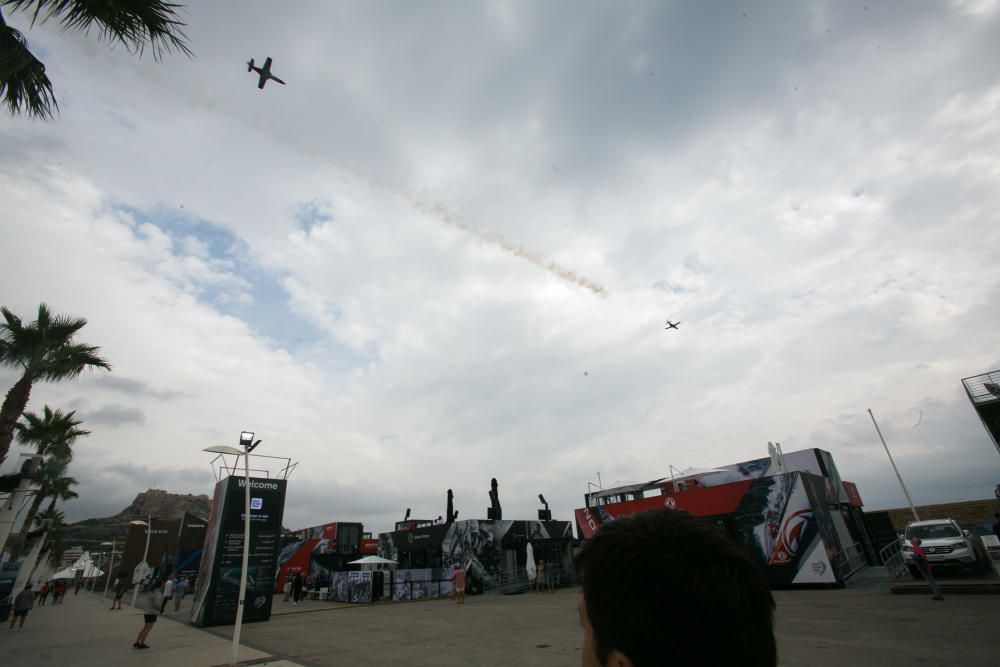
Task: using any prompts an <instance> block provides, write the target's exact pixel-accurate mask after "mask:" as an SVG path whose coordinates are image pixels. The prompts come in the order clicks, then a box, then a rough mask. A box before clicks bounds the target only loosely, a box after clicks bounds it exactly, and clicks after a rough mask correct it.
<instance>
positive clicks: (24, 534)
mask: <svg viewBox="0 0 1000 667" xmlns="http://www.w3.org/2000/svg"><path fill="white" fill-rule="evenodd" d="M48 491H49V490H48V488H46V487H45V486H43V487H42V488H40V489H38V491H36V492H35V499H34V500H32V501H31V508H30V509H29V510H28V514H27V516H25V517H24V524H23V525H22V526H21V535H20V539H18V541H17V542H18V544H17V551H16V553H14V554H13V557H12V558H11V560H13V559H14V558H17V557H18V556H19V555H20V553H21V550H22V549H24V543H25V542H27V541H28V533H29V532H30V531H31V524H32V523H34V522H35V515H36V514H38V508H39V507H41V506H42V501H43V500H45V497H46V496H47V495H48Z"/></svg>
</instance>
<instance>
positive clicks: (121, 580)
mask: <svg viewBox="0 0 1000 667" xmlns="http://www.w3.org/2000/svg"><path fill="white" fill-rule="evenodd" d="M126 588H128V584H127V583H125V576H124V575H119V576H118V578H117V579H115V597H114V599H112V600H111V608H112V609H121V608H122V596H123V595H125V589H126Z"/></svg>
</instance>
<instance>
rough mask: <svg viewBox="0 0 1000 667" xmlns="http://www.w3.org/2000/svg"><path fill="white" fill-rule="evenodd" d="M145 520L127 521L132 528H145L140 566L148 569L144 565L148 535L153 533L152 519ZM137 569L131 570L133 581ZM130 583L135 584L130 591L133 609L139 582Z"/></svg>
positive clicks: (147, 551)
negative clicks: (144, 541)
mask: <svg viewBox="0 0 1000 667" xmlns="http://www.w3.org/2000/svg"><path fill="white" fill-rule="evenodd" d="M147 519H148V520H147V521H140V520H135V521H129V524H130V525H132V526H145V527H146V548H145V549H144V550H143V552H142V565H145V566H146V567H149V564H148V563H146V559H147V558H148V557H149V536H150V533H152V531H153V517H152V516H149V517H147ZM138 567H139V566H138V565H136V566H135V567H134V568H132V578H133V579H135V570H136V568H138ZM132 583H133V584H135V586H134V587H133V590H132V606H133V607H135V599H136V598H137V597H139V582H132Z"/></svg>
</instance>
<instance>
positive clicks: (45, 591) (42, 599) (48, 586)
mask: <svg viewBox="0 0 1000 667" xmlns="http://www.w3.org/2000/svg"><path fill="white" fill-rule="evenodd" d="M50 590H52V585H51V584H50V583H49V582H47V581H46V582H45V583H44V584H43V585H42V594H41V595H40V596H39V598H38V606H39V607H44V606H45V599H46V598H48V597H49V591H50Z"/></svg>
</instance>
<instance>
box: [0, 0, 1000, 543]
mask: <svg viewBox="0 0 1000 667" xmlns="http://www.w3.org/2000/svg"><path fill="white" fill-rule="evenodd" d="M4 14H5V17H6V19H7V21H8V22H9V23H10V24H11V25H13V26H14V27H16V28H18V29H21V30H23V31H24V33H25V35H26V37H27V39H28V42H29V46H30V48H32V49H33V51H34V52H35V53H36V55H38V56H39V57H40V58H41V59H42V60H43V61H44V62H45V65H46V68H47V72H48V74H49V76H50V78H51V80H52V81H53V84H54V88H55V94H56V96H57V99H58V102H59V113H58V115H57V116H56V117H55V118H54V119H53V120H51V121H38V120H29V119H26V118H14V117H11V116H10V115H9V114H7V113H2V114H0V155H2V156H3V159H2V160H0V202H2V205H0V234H2V237H0V238H2V243H0V285H2V289H0V303H2V304H3V305H5V306H7V307H8V308H10V309H12V310H13V311H15V312H16V313H19V314H21V315H22V316H23V317H24V318H25V319H29V320H30V319H33V314H34V313H35V311H36V310H37V307H38V304H39V303H42V302H44V303H46V304H48V305H49V306H50V307H51V308H52V309H53V310H54V311H56V312H58V313H63V314H68V315H75V316H80V317H85V318H86V319H87V320H88V324H87V326H86V327H85V328H84V329H83V331H82V332H81V334H80V335H79V337H78V339H79V340H80V341H82V342H86V343H89V344H93V345H98V346H100V347H101V350H102V353H103V354H104V356H105V357H106V358H107V359H108V361H109V362H110V363H111V364H112V366H113V370H112V372H110V373H105V372H93V373H86V374H84V375H83V376H82V377H81V378H79V379H78V380H75V381H73V382H63V383H59V384H39V385H36V387H35V389H34V390H33V393H32V396H31V401H30V403H29V405H28V409H29V410H32V411H37V412H40V411H41V410H42V408H43V407H44V406H45V405H49V406H51V407H53V408H61V409H63V410H76V411H77V415H78V416H79V418H80V419H82V420H83V422H84V423H83V427H84V428H87V429H88V430H90V431H91V434H90V435H89V436H88V437H86V438H83V439H81V440H79V441H78V443H77V445H76V454H75V458H74V460H73V464H72V467H71V474H72V475H73V476H74V477H76V478H77V479H78V480H79V486H78V489H77V490H78V492H79V493H80V498H79V499H78V500H74V501H72V502H69V503H67V504H66V505H65V507H64V509H65V512H66V515H67V518H68V519H69V520H80V519H84V518H88V517H93V516H107V515H111V514H115V513H117V512H118V511H120V510H121V509H123V508H124V507H125V506H126V505H127V504H128V503H129V502H130V501H131V500H132V498H133V497H134V496H135V495H136V494H137V493H138V492H140V491H143V490H145V489H147V488H151V487H155V488H162V489H167V490H170V491H173V492H176V493H206V494H209V495H210V494H211V491H212V486H213V483H214V477H213V472H212V469H211V466H210V456H209V455H208V454H205V453H204V452H202V450H203V449H204V448H205V447H208V446H212V445H220V444H230V445H234V444H236V442H237V440H238V437H239V433H240V431H241V430H244V429H246V430H251V431H254V432H255V433H256V436H257V437H258V438H260V439H261V440H262V444H261V446H260V447H259V448H258V450H257V451H258V452H260V453H262V454H268V455H272V456H287V457H291V459H293V460H294V461H298V462H299V464H298V466H297V468H296V469H295V471H294V473H293V475H292V477H291V478H290V482H289V489H288V497H287V504H286V509H285V521H284V523H285V524H286V525H287V526H289V527H292V528H298V527H303V526H308V525H315V524H319V523H324V522H328V521H361V522H363V523H364V525H365V529H366V530H371V531H373V532H381V531H385V530H388V529H390V528H391V526H392V524H393V522H394V521H396V520H400V519H401V518H402V516H403V514H404V512H405V510H406V508H411V509H412V512H413V515H414V516H415V517H419V518H435V517H437V516H438V515H441V514H443V513H444V511H445V494H446V490H447V489H449V488H451V489H453V490H454V493H455V507H456V509H457V510H459V512H460V518H484V517H485V515H486V507H487V506H488V505H489V498H488V491H489V488H490V478H491V477H496V478H497V479H498V481H499V485H500V486H499V488H500V500H501V503H502V504H503V506H504V516H505V518H534V516H535V510H536V509H537V508H538V507H539V502H538V499H537V495H538V494H539V493H543V494H544V495H545V497H546V499H547V500H548V501H549V504H550V506H551V509H552V511H553V515H554V518H557V519H564V520H570V519H571V518H572V509H573V508H575V507H580V506H581V505H582V504H583V495H584V493H585V492H586V491H587V490H588V483H594V484H597V483H600V484H602V485H603V486H604V487H609V486H612V485H617V484H620V483H630V482H637V481H647V480H651V479H656V478H660V477H664V476H667V475H669V466H671V465H672V466H674V467H676V468H684V467H688V466H717V465H725V464H729V463H736V462H739V461H745V460H749V459H755V458H760V457H763V456H766V455H767V443H768V441H774V442H780V443H781V445H782V447H783V449H784V450H785V451H786V452H789V451H793V450H797V449H804V448H810V447H820V448H823V449H826V450H828V451H830V452H831V453H832V454H833V456H834V458H835V460H836V461H837V464H838V467H839V469H840V472H841V475H842V476H843V477H844V478H845V479H848V480H853V481H854V482H856V483H857V484H858V486H859V489H860V492H861V496H862V498H863V499H864V501H865V505H866V507H867V508H868V509H880V508H889V507H899V506H903V505H904V504H905V499H904V497H903V495H902V492H901V490H900V488H899V485H898V483H897V481H896V478H895V475H894V474H893V471H892V468H891V467H890V465H889V461H888V458H887V457H886V453H885V451H884V450H883V448H882V446H881V443H880V442H879V440H878V435H877V434H876V432H875V429H874V427H873V425H872V423H871V419H870V418H869V416H868V413H867V410H868V409H869V408H870V409H871V410H872V411H873V413H874V414H875V416H876V417H877V419H878V420H879V425H880V426H881V429H882V432H883V434H884V436H885V438H886V441H887V443H888V444H889V447H890V448H891V450H892V453H893V456H894V457H895V460H896V463H897V465H898V467H899V470H900V473H901V474H902V476H903V478H904V480H905V481H906V483H907V485H908V487H909V490H910V493H911V495H912V496H913V499H914V501H915V502H916V503H917V504H925V503H937V502H950V501H958V500H970V499H981V498H987V497H991V496H992V493H993V487H994V486H995V485H996V484H997V483H998V482H1000V458H998V453H997V450H996V448H995V447H994V445H993V443H992V441H991V440H990V439H989V436H988V434H987V433H986V431H985V429H984V428H983V426H982V424H981V423H980V421H979V419H978V417H977V416H976V414H975V412H974V410H973V408H972V407H971V405H970V404H969V402H968V399H967V398H966V396H965V394H964V391H963V389H962V384H961V379H962V378H963V377H968V376H971V375H975V374H978V373H983V372H986V371H989V370H993V369H996V368H998V367H1000V348H998V347H997V345H996V343H997V331H998V329H1000V305H998V304H1000V262H997V248H1000V224H998V220H997V216H998V213H997V212H998V211H1000V3H998V2H996V1H969V2H964V1H963V2H958V1H956V2H938V3H909V2H873V1H870V0H864V1H857V2H851V1H849V2H840V1H838V2H810V3H798V2H768V3H723V2H705V3H694V2H655V3H652V2H650V3H646V2H633V3H625V4H622V3H610V2H579V1H574V2H556V1H552V2H545V3H536V2H528V1H526V0H525V1H520V2H501V1H496V2H479V3H468V2H457V1H456V2H428V3H419V4H415V3H410V2H382V3H346V2H340V3H327V2H314V3H306V2H303V3H296V5H295V7H294V10H291V9H289V10H287V11H278V12H276V11H275V10H274V7H273V6H272V5H265V4H263V3H260V4H253V3H236V2H213V3H197V4H195V3H192V5H191V6H189V7H187V8H185V9H184V10H183V11H182V16H183V20H184V21H185V23H186V24H187V27H186V28H185V31H186V34H187V36H188V43H189V46H190V48H191V50H192V51H193V53H194V56H193V57H191V58H188V57H186V56H185V55H183V54H176V53H175V54H165V55H164V56H163V57H162V58H161V60H160V61H159V62H157V60H156V59H154V58H153V57H152V54H151V53H150V52H149V51H147V52H146V53H145V54H143V55H142V56H141V57H140V56H138V55H136V54H133V53H129V52H128V51H127V50H126V49H124V48H122V47H121V46H117V47H111V46H109V45H108V44H107V43H106V42H103V41H101V40H100V39H99V35H98V34H97V32H96V31H92V32H91V34H90V35H85V34H80V33H67V32H64V31H62V30H60V29H59V26H58V24H57V23H56V22H51V21H50V22H48V23H44V24H41V25H38V24H36V25H35V26H34V27H33V28H32V27H30V21H29V19H28V17H27V16H26V15H24V14H9V10H6V9H5V10H4ZM268 56H270V57H272V58H273V66H272V69H273V72H274V74H275V75H276V76H279V77H281V78H282V79H283V80H284V81H285V82H286V83H287V85H285V86H281V85H277V84H275V83H274V82H271V83H268V84H267V86H266V88H265V89H264V90H258V89H257V86H256V82H257V77H256V75H255V74H251V73H248V72H247V69H246V65H245V62H246V61H247V60H248V59H250V58H251V57H252V58H255V59H256V62H257V63H260V62H261V61H263V60H264V59H265V58H266V57H268ZM668 318H669V319H672V320H673V321H680V322H681V325H680V327H679V328H678V329H677V330H669V331H667V330H665V328H664V322H665V320H667V319H668ZM15 379H16V375H15V373H14V371H13V370H12V369H4V370H0V388H3V390H4V391H6V388H8V387H9V386H11V385H12V384H13V382H14V380H15ZM12 461H13V458H11V457H9V459H8V462H7V464H6V465H5V469H7V468H9V467H10V466H11V465H12V463H11V462H12ZM274 463H275V462H274V461H265V460H261V462H260V464H259V465H260V466H261V467H262V468H265V467H268V465H270V470H271V472H272V473H273V472H274V470H276V466H274ZM598 475H599V476H600V479H599V478H598Z"/></svg>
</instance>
